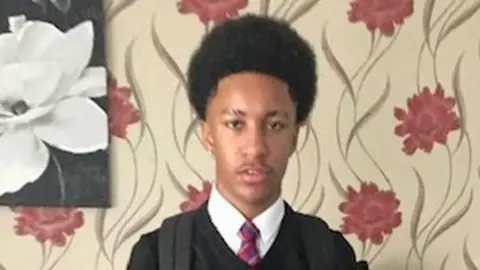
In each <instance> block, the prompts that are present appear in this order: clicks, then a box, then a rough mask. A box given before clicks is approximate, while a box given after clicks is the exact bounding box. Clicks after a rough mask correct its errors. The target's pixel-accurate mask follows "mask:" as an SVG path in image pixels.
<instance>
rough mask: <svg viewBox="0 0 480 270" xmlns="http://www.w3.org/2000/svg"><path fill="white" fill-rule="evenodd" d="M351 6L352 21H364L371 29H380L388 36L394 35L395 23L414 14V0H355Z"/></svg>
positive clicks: (401, 22) (349, 17)
mask: <svg viewBox="0 0 480 270" xmlns="http://www.w3.org/2000/svg"><path fill="white" fill-rule="evenodd" d="M350 6H351V9H350V10H349V11H348V19H349V21H350V22H352V23H357V22H364V23H365V25H366V26H367V29H368V30H369V31H371V32H375V31H376V30H377V29H378V30H379V31H380V32H381V33H382V34H384V35H386V36H392V35H393V33H394V32H395V25H400V24H403V22H404V20H405V18H407V17H409V16H411V15H412V14H413V0H354V1H352V2H351V3H350Z"/></svg>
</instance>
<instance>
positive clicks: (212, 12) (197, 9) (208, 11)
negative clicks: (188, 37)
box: [177, 0, 248, 24]
mask: <svg viewBox="0 0 480 270" xmlns="http://www.w3.org/2000/svg"><path fill="white" fill-rule="evenodd" d="M247 6H248V0H180V1H179V2H177V10H178V12H179V13H181V14H189V13H195V14H197V16H198V18H199V19H200V21H201V22H202V23H204V24H208V23H209V22H210V21H213V22H215V23H220V22H223V21H225V20H227V19H229V18H232V17H236V16H238V14H239V13H238V12H239V10H241V9H244V8H246V7H247Z"/></svg>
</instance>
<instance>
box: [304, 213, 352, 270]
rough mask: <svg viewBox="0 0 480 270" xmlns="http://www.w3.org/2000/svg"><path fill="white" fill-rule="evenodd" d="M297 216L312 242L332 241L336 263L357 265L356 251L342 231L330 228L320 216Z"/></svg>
mask: <svg viewBox="0 0 480 270" xmlns="http://www.w3.org/2000/svg"><path fill="white" fill-rule="evenodd" d="M296 215H297V217H298V218H299V220H301V223H302V230H306V233H307V234H308V235H309V236H311V237H312V240H313V239H315V240H317V239H318V240H320V239H329V240H330V241H329V242H330V243H331V244H332V245H331V249H332V251H333V253H334V254H335V257H336V262H339V263H341V264H347V265H348V264H351V265H355V264H356V255H355V251H354V249H353V247H352V246H351V245H350V243H349V242H348V241H347V239H346V238H345V237H344V236H343V234H342V233H341V232H340V231H338V230H334V229H332V228H330V226H329V225H328V223H327V222H326V221H325V220H324V219H322V218H320V217H318V216H313V215H307V214H303V213H296ZM340 269H343V268H340ZM345 269H350V268H345Z"/></svg>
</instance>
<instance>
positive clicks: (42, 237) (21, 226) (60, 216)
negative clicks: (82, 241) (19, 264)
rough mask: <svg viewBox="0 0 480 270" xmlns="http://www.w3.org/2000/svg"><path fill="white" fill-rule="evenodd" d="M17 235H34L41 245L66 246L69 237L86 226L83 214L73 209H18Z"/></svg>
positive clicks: (15, 227) (16, 209) (15, 209)
mask: <svg viewBox="0 0 480 270" xmlns="http://www.w3.org/2000/svg"><path fill="white" fill-rule="evenodd" d="M13 211H14V213H15V214H16V217H15V221H16V222H17V224H16V225H15V226H14V229H15V233H16V234H17V235H32V236H33V237H35V239H36V240H37V241H38V242H40V243H45V242H46V241H50V242H51V243H52V244H53V245H55V246H59V247H62V246H65V244H66V242H67V236H71V235H73V234H75V230H77V229H78V228H80V227H82V226H83V224H84V219H83V212H82V211H80V210H77V209H72V208H47V207H16V208H14V209H13Z"/></svg>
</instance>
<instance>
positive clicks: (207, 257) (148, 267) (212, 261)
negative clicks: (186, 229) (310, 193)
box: [127, 203, 357, 270]
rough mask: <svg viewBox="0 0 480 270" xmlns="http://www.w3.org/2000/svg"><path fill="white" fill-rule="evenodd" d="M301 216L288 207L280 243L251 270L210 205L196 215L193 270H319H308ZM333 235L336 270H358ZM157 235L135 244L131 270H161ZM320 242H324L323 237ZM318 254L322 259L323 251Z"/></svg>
mask: <svg viewBox="0 0 480 270" xmlns="http://www.w3.org/2000/svg"><path fill="white" fill-rule="evenodd" d="M300 215H302V214H300V213H297V212H295V211H294V210H293V209H292V208H291V207H290V206H289V205H288V204H287V203H285V216H284V218H283V220H282V222H281V225H280V230H279V232H278V235H277V237H276V239H275V240H274V242H273V244H272V246H271V248H270V249H269V250H268V251H267V253H266V254H265V256H263V258H262V260H261V262H260V264H259V265H258V266H257V267H256V268H251V267H249V266H248V265H247V264H246V263H244V262H243V261H242V260H240V259H239V258H238V257H237V256H236V254H235V253H234V252H233V251H232V250H231V249H230V248H229V246H228V245H227V244H226V243H225V241H223V238H222V237H221V235H220V234H219V233H218V231H217V230H216V228H215V226H214V224H213V223H212V221H211V219H210V216H209V214H208V211H207V207H206V204H203V205H202V207H200V208H199V209H198V210H197V211H196V213H195V215H194V219H195V227H194V232H193V242H192V251H193V252H192V258H191V270H217V269H219V270H220V269H222V270H223V269H225V270H226V269H228V270H252V269H255V270H272V269H275V270H317V269H309V268H308V264H307V258H306V255H305V254H306V252H305V250H306V249H307V248H308V247H307V246H305V245H304V243H303V241H302V237H301V235H300V233H301V232H300V231H299V226H298V222H299V220H300V218H301V217H300ZM331 233H332V235H333V236H334V237H333V238H334V250H333V251H331V252H329V253H330V254H333V256H334V265H335V266H334V267H335V268H334V269H332V270H355V269H357V268H356V267H357V262H356V258H355V254H354V251H353V249H352V247H351V246H350V245H349V244H348V242H347V241H346V240H345V238H344V237H343V236H342V235H341V234H340V233H338V232H336V231H331ZM157 234H158V229H157V230H154V231H153V232H150V233H147V234H144V235H142V236H141V238H140V239H139V241H138V242H137V243H135V245H134V247H133V249H132V252H131V256H130V259H129V261H128V265H127V270H161V269H159V268H158V267H159V266H158V255H157V254H158V243H157V240H158V237H157ZM312 237H314V238H315V237H316V236H315V235H312ZM318 241H322V239H321V237H319V239H318ZM318 254H319V256H322V253H321V252H320V251H319V253H318ZM328 270H330V269H328Z"/></svg>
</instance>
